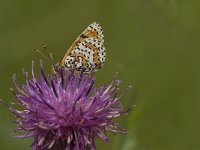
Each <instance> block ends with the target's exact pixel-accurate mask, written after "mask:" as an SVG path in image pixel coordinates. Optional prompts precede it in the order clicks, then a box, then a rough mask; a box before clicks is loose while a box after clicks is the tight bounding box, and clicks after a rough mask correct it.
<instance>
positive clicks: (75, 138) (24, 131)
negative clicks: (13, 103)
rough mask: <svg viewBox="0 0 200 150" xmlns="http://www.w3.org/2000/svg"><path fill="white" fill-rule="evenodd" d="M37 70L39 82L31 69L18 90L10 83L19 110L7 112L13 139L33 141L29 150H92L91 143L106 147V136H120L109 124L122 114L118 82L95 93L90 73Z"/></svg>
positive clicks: (93, 81)
mask: <svg viewBox="0 0 200 150" xmlns="http://www.w3.org/2000/svg"><path fill="white" fill-rule="evenodd" d="M32 68H34V63H33V65H32ZM40 69H41V76H40V77H39V78H36V77H35V75H34V70H33V69H32V77H31V78H29V77H28V73H27V72H24V75H25V80H26V82H25V84H23V85H22V86H19V85H18V83H17V81H16V77H15V76H14V77H13V80H14V83H15V86H16V89H17V92H15V91H14V90H12V91H13V94H14V95H15V97H16V98H17V101H18V102H19V103H18V104H19V105H20V106H21V107H20V108H18V109H14V108H11V107H9V108H10V110H11V111H12V112H13V113H14V114H15V115H16V117H17V121H16V123H17V124H18V128H17V130H16V131H18V132H19V133H20V135H18V136H17V137H19V138H30V137H33V138H34V142H33V144H32V149H33V150H44V149H52V150H54V149H55V150H64V149H66V150H89V149H93V150H95V149H96V146H95V139H96V138H100V139H101V140H103V141H106V142H107V141H108V137H107V135H106V133H107V132H113V133H118V132H119V133H125V131H124V130H123V129H122V128H120V127H119V125H118V124H117V123H115V122H114V120H113V119H114V118H118V117H120V116H121V115H123V114H126V113H127V111H125V112H123V111H122V110H123V107H122V104H121V103H120V101H119V99H120V98H121V96H122V95H120V96H117V93H118V90H119V84H120V81H119V80H116V79H115V80H114V81H113V82H112V83H111V84H110V85H107V86H106V85H105V86H101V87H99V88H96V86H95V80H96V79H95V77H94V76H93V74H94V73H93V72H91V73H89V74H85V73H84V69H83V70H82V71H81V72H79V73H77V72H76V71H75V70H73V69H72V70H71V71H66V70H65V69H61V70H60V72H59V73H58V74H56V75H50V76H47V75H45V73H44V71H43V67H42V65H41V68H40Z"/></svg>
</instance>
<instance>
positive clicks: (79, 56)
mask: <svg viewBox="0 0 200 150" xmlns="http://www.w3.org/2000/svg"><path fill="white" fill-rule="evenodd" d="M103 38H104V35H103V30H102V28H101V26H100V25H99V24H98V23H96V22H93V23H91V24H90V25H89V26H88V27H87V28H86V29H85V30H84V31H83V33H82V34H81V35H80V36H79V37H78V38H77V39H76V40H75V42H74V43H73V44H72V46H71V47H70V48H69V50H68V51H67V53H66V55H65V56H64V57H63V59H62V60H61V63H60V65H61V66H62V67H66V68H72V67H73V66H75V68H76V70H81V69H82V68H83V67H84V68H85V71H86V72H88V71H90V70H91V69H92V68H95V70H98V69H100V68H101V66H102V65H103V64H104V62H105V55H106V52H105V47H104V39H103Z"/></svg>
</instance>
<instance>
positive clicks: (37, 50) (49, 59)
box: [34, 48, 52, 62]
mask: <svg viewBox="0 0 200 150" xmlns="http://www.w3.org/2000/svg"><path fill="white" fill-rule="evenodd" d="M34 50H35V51H36V52H38V53H39V54H40V55H41V56H43V57H44V58H45V59H47V60H48V61H50V62H52V60H51V58H49V57H47V56H46V55H44V54H43V53H42V52H41V51H40V50H39V49H37V48H36V49H34Z"/></svg>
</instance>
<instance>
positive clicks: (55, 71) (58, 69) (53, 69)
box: [52, 63, 61, 74]
mask: <svg viewBox="0 0 200 150" xmlns="http://www.w3.org/2000/svg"><path fill="white" fill-rule="evenodd" d="M60 69H61V67H60V63H57V64H54V65H52V72H53V74H56V73H57V72H59V71H60Z"/></svg>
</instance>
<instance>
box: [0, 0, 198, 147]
mask: <svg viewBox="0 0 200 150" xmlns="http://www.w3.org/2000/svg"><path fill="white" fill-rule="evenodd" d="M199 6H200V1H198V0H190V1H186V0H73V1H69V0H60V1H55V0H54V1H53V0H42V1H27V0H0V97H1V98H3V99H4V100H6V101H7V102H10V101H12V100H13V99H14V97H13V96H12V95H11V92H10V91H9V88H10V87H14V85H13V83H12V79H11V77H12V75H13V74H14V73H16V74H17V77H18V80H19V81H20V82H21V83H23V78H22V73H21V68H25V69H26V70H28V71H30V68H31V61H32V60H36V61H37V62H38V61H39V59H40V58H41V56H39V55H38V54H36V53H35V52H34V50H33V49H34V48H41V47H43V45H47V47H48V49H49V50H50V51H51V52H53V54H54V58H55V60H57V61H59V60H60V58H61V57H62V56H63V55H64V53H65V52H66V50H67V49H68V48H69V46H70V45H71V44H72V42H73V41H74V40H75V39H76V37H77V36H78V35H79V34H80V33H81V32H82V31H83V30H84V29H85V28H86V27H87V26H88V25H89V24H90V23H91V22H93V21H97V22H99V23H100V24H101V25H102V27H103V29H104V33H105V46H106V48H107V59H106V63H105V65H104V67H103V68H102V69H101V70H100V71H98V72H97V73H96V76H97V80H98V81H97V82H98V84H99V85H100V84H105V83H110V82H111V80H112V79H113V76H114V74H115V72H119V79H121V80H123V84H122V86H121V87H122V89H125V88H126V86H128V85H133V88H132V89H131V90H130V91H129V92H128V93H127V95H126V96H125V97H123V99H122V102H123V104H124V105H125V106H124V107H125V108H126V109H127V108H128V107H129V106H130V105H132V104H137V107H136V109H135V110H134V111H132V112H131V113H130V114H129V115H128V116H126V117H124V118H121V119H120V121H119V122H120V123H121V124H122V125H123V127H125V128H126V129H127V130H128V131H129V134H127V135H117V136H114V135H112V134H110V135H109V136H110V143H108V144H106V143H103V142H101V141H98V145H97V148H98V149H106V150H107V149H109V150H200V129H199V128H200V94H199V93H200V79H199V78H200V71H199V70H200V68H199V65H200V50H199V49H200V48H199V47H200V17H199V16H200V7H199ZM43 51H44V52H45V51H46V50H43ZM45 53H47V54H48V53H49V52H48V51H47V52H45ZM45 66H46V68H49V67H50V64H49V63H48V62H46V63H45ZM47 71H48V70H47ZM122 91H123V90H122ZM13 119H14V117H13V115H12V114H11V113H10V112H9V111H8V110H7V109H6V108H5V107H4V106H2V105H1V106H0V149H1V150H13V149H15V150H16V149H17V150H18V149H20V150H25V149H30V148H29V145H30V144H31V140H26V139H24V140H23V139H22V140H21V139H15V138H12V137H11V135H10V134H11V132H12V131H13V130H14V128H15V126H14V125H13V124H12V123H11V121H12V120H13Z"/></svg>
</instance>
